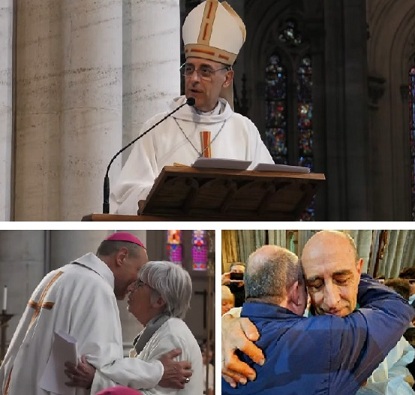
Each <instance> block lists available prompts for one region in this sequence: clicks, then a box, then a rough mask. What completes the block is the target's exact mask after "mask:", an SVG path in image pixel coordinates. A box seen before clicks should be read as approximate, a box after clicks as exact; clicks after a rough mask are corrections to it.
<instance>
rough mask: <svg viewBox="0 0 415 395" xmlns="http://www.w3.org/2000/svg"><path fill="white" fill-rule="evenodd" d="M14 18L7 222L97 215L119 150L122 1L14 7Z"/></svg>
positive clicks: (45, 0) (34, 1)
mask: <svg viewBox="0 0 415 395" xmlns="http://www.w3.org/2000/svg"><path fill="white" fill-rule="evenodd" d="M18 12H19V15H18V20H19V26H18V32H17V37H18V51H17V80H18V81H17V138H16V197H15V201H16V215H15V218H16V219H17V220H80V219H81V217H82V215H83V214H87V213H89V212H101V210H102V183H103V178H104V173H105V170H106V167H107V164H108V163H109V161H110V159H111V157H112V155H113V154H114V153H115V152H116V150H118V149H119V148H120V147H121V136H122V78H121V73H122V49H121V48H122V0H117V1H112V0H103V1H99V2H96V1H93V0H83V1H81V0H63V1H59V2H57V1H54V0H31V1H22V2H19V7H18ZM114 151H115V152H114ZM120 163H121V162H120V161H118V163H115V164H114V167H116V166H120Z"/></svg>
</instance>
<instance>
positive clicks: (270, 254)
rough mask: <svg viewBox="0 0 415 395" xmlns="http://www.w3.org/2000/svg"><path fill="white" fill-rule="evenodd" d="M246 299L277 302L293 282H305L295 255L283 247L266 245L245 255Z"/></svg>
mask: <svg viewBox="0 0 415 395" xmlns="http://www.w3.org/2000/svg"><path fill="white" fill-rule="evenodd" d="M244 281H245V296H246V299H248V298H251V299H252V298H253V299H260V300H267V299H270V298H272V299H273V301H274V302H276V303H279V302H281V301H282V300H283V298H284V297H285V296H286V294H287V289H288V288H290V287H291V286H292V285H293V284H294V283H295V282H296V281H298V282H299V283H300V284H303V283H304V278H303V272H302V268H301V265H300V263H299V261H298V257H297V255H295V254H294V253H293V252H291V251H289V250H287V249H286V248H283V247H278V246H275V245H265V246H262V247H260V248H258V249H257V250H256V251H255V252H253V253H252V254H251V255H250V256H249V258H248V264H247V268H246V271H245V277H244Z"/></svg>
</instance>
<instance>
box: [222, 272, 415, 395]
mask: <svg viewBox="0 0 415 395" xmlns="http://www.w3.org/2000/svg"><path fill="white" fill-rule="evenodd" d="M358 302H359V304H360V309H359V310H357V311H355V312H353V313H352V314H350V315H349V316H347V317H345V318H340V317H336V316H330V315H326V316H319V317H311V318H305V317H301V316H298V315H296V314H294V313H292V312H291V311H290V310H287V309H285V308H283V307H280V306H277V305H272V304H267V303H256V302H247V303H244V305H243V307H242V313H241V316H243V317H248V318H249V319H250V320H251V321H252V322H253V323H254V324H255V325H256V327H257V328H258V330H259V333H260V339H259V340H258V341H257V342H256V345H257V346H258V347H259V348H261V349H262V350H263V351H264V354H265V358H266V361H265V364H264V366H259V365H256V364H254V363H253V362H252V361H251V360H250V359H249V358H248V357H247V356H246V355H242V354H240V358H241V359H242V360H243V361H245V362H247V363H248V364H249V365H250V366H252V367H253V368H254V369H255V371H256V372H257V378H256V379H255V380H254V381H251V382H248V383H247V384H246V385H238V386H237V388H235V389H234V388H232V387H230V385H229V384H227V383H226V382H225V381H224V380H222V394H223V395H226V394H229V395H255V394H258V395H313V394H315V395H323V394H329V395H352V394H355V393H356V391H357V390H358V389H359V387H360V386H361V384H362V383H364V382H365V381H366V379H367V378H368V377H369V376H370V375H371V373H372V371H373V370H374V369H375V368H376V367H377V366H378V365H379V363H380V362H382V360H383V359H384V358H385V356H386V355H387V353H388V352H389V351H390V350H391V349H392V348H393V347H394V346H395V344H396V343H397V342H398V340H399V339H400V338H401V336H402V335H403V333H404V331H405V329H406V328H407V327H408V324H409V321H410V320H411V319H412V318H413V316H414V309H413V307H412V306H410V305H409V304H408V302H407V301H406V300H404V299H403V298H401V297H400V296H399V295H398V294H396V293H395V292H393V291H391V290H390V289H388V288H387V287H385V286H383V285H381V284H379V283H378V282H377V281H376V280H373V279H372V278H370V277H369V276H367V275H362V277H361V281H360V284H359V295H358Z"/></svg>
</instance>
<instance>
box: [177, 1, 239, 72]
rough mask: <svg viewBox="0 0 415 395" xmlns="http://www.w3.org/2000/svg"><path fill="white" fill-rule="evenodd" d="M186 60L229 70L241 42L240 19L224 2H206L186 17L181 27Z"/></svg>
mask: <svg viewBox="0 0 415 395" xmlns="http://www.w3.org/2000/svg"><path fill="white" fill-rule="evenodd" d="M182 33H183V43H184V52H185V57H186V59H187V58H188V57H196V58H203V59H209V60H213V61H215V62H219V63H223V64H225V65H229V66H232V65H233V64H234V62H235V60H236V57H237V56H238V53H239V51H240V49H241V47H242V45H243V43H244V42H245V38H246V29H245V25H244V23H243V21H242V19H241V18H240V17H239V15H238V14H237V13H236V12H235V11H234V10H233V8H232V7H231V6H230V5H229V4H228V3H227V2H226V1H224V2H223V3H219V1H218V0H207V1H204V2H203V3H200V4H199V5H198V6H197V7H195V8H194V9H193V10H192V11H190V13H189V15H188V16H187V17H186V20H185V21H184V24H183V30H182Z"/></svg>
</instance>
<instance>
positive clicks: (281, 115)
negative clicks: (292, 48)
mask: <svg viewBox="0 0 415 395" xmlns="http://www.w3.org/2000/svg"><path fill="white" fill-rule="evenodd" d="M293 34H294V33H293ZM289 36H291V33H290V34H289ZM294 36H295V34H294ZM280 39H281V38H280ZM286 61H287V62H288V61H290V62H295V63H296V64H297V66H296V67H295V68H293V69H294V70H295V73H291V74H290V73H288V70H287V67H285V66H284V62H283V61H282V57H281V56H280V55H279V54H278V53H274V54H273V55H272V56H270V58H269V61H268V64H267V66H266V69H265V103H266V115H265V116H266V121H265V125H266V127H265V144H266V145H267V147H268V149H269V151H270V153H271V155H272V157H273V159H274V161H275V163H283V164H290V165H296V164H298V165H300V166H306V167H309V168H310V169H311V170H313V165H314V162H313V122H312V121H313V100H312V87H313V82H312V64H311V57H310V56H308V55H306V56H303V57H301V58H298V61H295V60H294V59H286ZM291 87H292V88H291ZM290 90H291V91H290ZM288 98H293V100H288ZM290 125H296V130H293V126H290ZM288 135H290V136H294V137H295V138H296V139H297V140H292V139H291V140H290V141H291V142H292V141H297V142H298V145H297V146H294V147H291V146H289V145H288V138H287V136H288ZM293 145H295V143H294V144H293ZM288 157H290V158H296V159H295V161H296V163H288ZM314 217H315V208H314V202H312V204H311V205H310V207H308V209H307V210H306V212H305V213H304V215H303V216H302V219H303V220H312V219H314Z"/></svg>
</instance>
